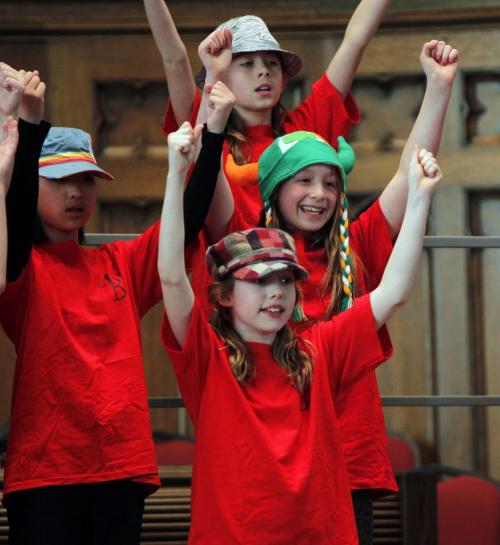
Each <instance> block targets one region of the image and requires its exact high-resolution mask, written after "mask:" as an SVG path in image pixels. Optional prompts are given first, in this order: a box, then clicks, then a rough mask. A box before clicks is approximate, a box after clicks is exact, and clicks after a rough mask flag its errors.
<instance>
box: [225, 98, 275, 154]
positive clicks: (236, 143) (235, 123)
mask: <svg viewBox="0 0 500 545" xmlns="http://www.w3.org/2000/svg"><path fill="white" fill-rule="evenodd" d="M285 116H286V109H285V107H284V106H283V105H282V104H281V103H280V102H278V104H276V105H275V106H273V109H272V111H271V127H272V129H273V135H274V137H275V138H277V137H278V136H281V135H282V134H283V131H282V123H283V120H284V118H285ZM226 139H227V143H228V146H229V152H230V153H231V155H232V156H233V159H234V162H235V163H236V164H237V165H246V164H247V163H248V162H249V161H250V158H251V157H252V142H251V141H250V140H249V139H248V138H247V137H246V136H245V123H244V122H243V119H242V118H241V116H240V115H239V114H238V112H237V111H236V110H234V109H233V111H232V112H231V114H230V116H229V119H228V121H227V125H226ZM244 145H247V146H250V149H249V152H248V153H245V151H244V149H243V146H244Z"/></svg>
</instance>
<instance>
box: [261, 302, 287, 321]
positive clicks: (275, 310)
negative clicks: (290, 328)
mask: <svg viewBox="0 0 500 545" xmlns="http://www.w3.org/2000/svg"><path fill="white" fill-rule="evenodd" d="M261 312H263V313H264V314H267V315H268V316H272V317H273V318H279V317H280V316H281V315H282V314H283V312H285V309H284V308H283V307H282V306H281V305H271V306H270V307H266V308H263V309H261Z"/></svg>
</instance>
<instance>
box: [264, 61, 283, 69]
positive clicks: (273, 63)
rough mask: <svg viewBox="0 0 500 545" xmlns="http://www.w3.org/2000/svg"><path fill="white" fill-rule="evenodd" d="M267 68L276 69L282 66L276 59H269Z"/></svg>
mask: <svg viewBox="0 0 500 545" xmlns="http://www.w3.org/2000/svg"><path fill="white" fill-rule="evenodd" d="M266 63H267V66H270V67H271V68H276V67H277V66H279V65H280V63H279V61H277V60H276V59H267V60H266Z"/></svg>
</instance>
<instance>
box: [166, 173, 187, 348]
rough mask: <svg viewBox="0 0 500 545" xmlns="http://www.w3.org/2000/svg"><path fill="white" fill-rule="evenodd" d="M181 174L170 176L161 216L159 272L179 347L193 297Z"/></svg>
mask: <svg viewBox="0 0 500 545" xmlns="http://www.w3.org/2000/svg"><path fill="white" fill-rule="evenodd" d="M183 181H184V174H180V173H170V172H169V175H168V177H167V189H166V192H165V200H164V203H163V210H162V215H161V225H160V240H159V249H158V272H159V275H160V281H161V288H162V292H163V302H164V304H165V311H166V314H167V317H168V320H169V323H170V326H171V328H172V332H173V333H174V335H175V338H176V339H177V342H178V343H179V345H181V346H182V345H183V343H184V340H185V338H186V334H187V330H188V326H189V317H190V315H191V310H192V308H193V304H194V294H193V290H192V289H191V285H190V284H189V279H188V276H187V274H186V266H185V262H184V225H183V221H184V213H183V209H182V195H183V190H182V186H183Z"/></svg>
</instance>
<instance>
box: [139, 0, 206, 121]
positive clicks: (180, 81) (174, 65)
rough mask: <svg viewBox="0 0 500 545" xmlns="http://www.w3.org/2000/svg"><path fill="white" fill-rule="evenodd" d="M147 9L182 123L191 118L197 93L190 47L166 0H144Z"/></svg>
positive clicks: (170, 96) (175, 111)
mask: <svg viewBox="0 0 500 545" xmlns="http://www.w3.org/2000/svg"><path fill="white" fill-rule="evenodd" d="M144 8H145V10H146V16H147V18H148V22H149V26H150V28H151V32H152V33H153V38H154V40H155V43H156V46H157V48H158V50H159V52H160V55H161V58H162V62H163V68H164V70H165V76H166V79H167V85H168V90H169V98H170V101H171V104H172V109H173V111H174V116H175V119H176V121H177V124H178V125H179V126H180V125H181V124H182V123H183V122H184V121H186V120H188V119H189V117H190V114H191V108H192V106H193V102H194V97H195V92H196V85H195V82H194V78H193V74H192V72H191V66H190V64H189V58H188V55H187V51H186V47H185V45H184V43H183V42H182V40H181V37H180V36H179V33H178V32H177V29H176V27H175V24H174V21H173V19H172V16H171V14H170V11H169V9H168V7H167V6H166V4H165V2H164V1H163V0H144Z"/></svg>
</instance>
